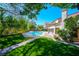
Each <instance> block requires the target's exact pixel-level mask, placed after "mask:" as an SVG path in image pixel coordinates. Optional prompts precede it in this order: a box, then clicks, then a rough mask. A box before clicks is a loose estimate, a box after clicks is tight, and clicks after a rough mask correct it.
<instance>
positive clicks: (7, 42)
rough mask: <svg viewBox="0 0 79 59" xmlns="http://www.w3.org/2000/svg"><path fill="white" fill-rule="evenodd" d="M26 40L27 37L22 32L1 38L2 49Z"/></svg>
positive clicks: (0, 46)
mask: <svg viewBox="0 0 79 59" xmlns="http://www.w3.org/2000/svg"><path fill="white" fill-rule="evenodd" d="M24 40H27V38H24V37H23V36H22V35H21V34H18V35H13V36H7V37H3V38H0V49H3V48H6V47H9V46H11V45H14V44H18V43H20V42H22V41H24Z"/></svg>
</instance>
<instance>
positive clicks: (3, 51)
mask: <svg viewBox="0 0 79 59" xmlns="http://www.w3.org/2000/svg"><path fill="white" fill-rule="evenodd" d="M36 38H38V37H36ZM36 38H33V39H29V40H27V41H24V42H21V43H19V44H15V45H12V46H10V47H7V48H4V49H2V50H0V56H2V55H4V54H5V53H7V52H9V51H11V50H13V49H16V48H17V47H20V46H22V45H25V44H27V43H30V42H32V41H34V40H36Z"/></svg>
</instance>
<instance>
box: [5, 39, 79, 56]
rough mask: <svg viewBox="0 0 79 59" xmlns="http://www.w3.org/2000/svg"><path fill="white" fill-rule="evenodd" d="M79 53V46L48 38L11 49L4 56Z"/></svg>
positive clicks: (68, 54)
mask: <svg viewBox="0 0 79 59" xmlns="http://www.w3.org/2000/svg"><path fill="white" fill-rule="evenodd" d="M72 55H79V48H77V47H75V46H71V45H66V44H63V43H58V42H55V41H53V40H51V39H50V38H38V39H37V40H35V41H33V42H31V43H28V44H26V45H25V46H21V47H19V48H16V49H15V50H12V51H10V52H8V53H7V54H6V56H72Z"/></svg>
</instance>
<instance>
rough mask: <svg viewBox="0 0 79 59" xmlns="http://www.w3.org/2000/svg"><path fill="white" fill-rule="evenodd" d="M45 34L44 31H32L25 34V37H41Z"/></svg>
mask: <svg viewBox="0 0 79 59" xmlns="http://www.w3.org/2000/svg"><path fill="white" fill-rule="evenodd" d="M42 34H43V31H30V32H27V33H23V36H24V37H28V36H31V37H33V36H41V35H42Z"/></svg>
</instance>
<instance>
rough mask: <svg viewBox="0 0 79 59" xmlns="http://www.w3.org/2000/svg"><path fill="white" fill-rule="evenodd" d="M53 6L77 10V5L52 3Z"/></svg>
mask: <svg viewBox="0 0 79 59" xmlns="http://www.w3.org/2000/svg"><path fill="white" fill-rule="evenodd" d="M51 5H53V6H57V7H60V8H63V9H68V8H70V9H73V8H77V3H52V4H51Z"/></svg>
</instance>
